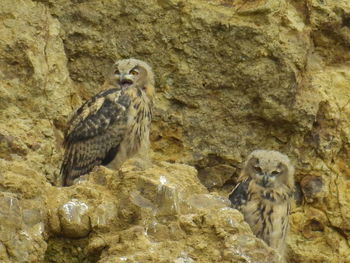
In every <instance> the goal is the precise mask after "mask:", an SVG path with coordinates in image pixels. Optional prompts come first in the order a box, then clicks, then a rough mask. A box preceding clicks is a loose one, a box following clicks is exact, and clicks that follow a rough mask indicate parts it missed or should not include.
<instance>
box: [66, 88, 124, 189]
mask: <svg viewBox="0 0 350 263" xmlns="http://www.w3.org/2000/svg"><path fill="white" fill-rule="evenodd" d="M129 105H130V97H129V96H128V95H126V94H124V93H122V92H121V91H120V90H118V89H110V90H106V91H103V92H100V93H98V94H97V95H95V96H93V97H92V98H91V99H89V100H88V101H87V102H86V103H84V104H83V105H82V106H81V107H80V108H79V109H78V110H77V111H76V112H75V113H74V114H73V116H72V118H71V119H70V121H69V123H68V129H67V132H66V134H65V139H64V147H65V154H64V160H63V163H62V166H61V171H60V174H61V176H62V184H63V185H64V186H65V185H71V184H72V183H73V181H74V179H76V178H78V177H79V176H81V175H84V174H86V173H88V172H90V171H91V170H92V168H94V167H95V166H96V165H100V164H103V165H106V164H108V163H109V162H110V161H112V160H113V158H114V157H115V155H116V154H117V152H118V148H119V144H120V142H121V141H122V140H123V137H124V134H125V130H126V123H127V109H128V107H129Z"/></svg>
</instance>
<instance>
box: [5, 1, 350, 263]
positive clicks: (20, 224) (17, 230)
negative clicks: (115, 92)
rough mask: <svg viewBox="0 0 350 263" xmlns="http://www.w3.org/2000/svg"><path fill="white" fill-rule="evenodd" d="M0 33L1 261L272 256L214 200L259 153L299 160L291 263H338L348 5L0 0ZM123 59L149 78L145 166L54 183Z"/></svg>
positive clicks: (345, 155) (349, 131)
mask: <svg viewBox="0 0 350 263" xmlns="http://www.w3.org/2000/svg"><path fill="white" fill-rule="evenodd" d="M0 36H1V40H0V208H1V209H0V261H1V262H136V261H139V262H176V263H180V262H264V261H262V260H263V259H262V258H265V257H266V256H267V255H271V257H270V258H269V260H270V261H266V262H273V260H275V257H276V255H275V254H274V252H273V251H272V250H270V249H268V248H267V247H266V245H264V244H263V243H262V242H261V241H259V240H257V239H255V238H254V237H253V236H252V234H251V232H250V230H249V227H248V226H247V225H246V224H245V223H244V222H243V221H242V217H241V215H240V214H239V213H238V212H237V211H235V210H233V209H229V208H225V207H227V205H228V203H227V200H226V199H225V198H226V197H227V194H228V193H229V192H230V191H231V190H232V188H233V187H234V184H235V183H236V178H237V175H238V174H239V172H240V168H241V167H242V163H243V161H244V159H245V157H246V155H247V154H248V153H249V152H251V151H252V150H254V149H258V148H267V149H275V150H280V151H282V152H284V153H286V154H287V155H288V156H290V158H291V159H292V160H293V162H294V164H295V165H296V182H297V189H298V198H297V201H298V202H297V203H296V204H295V205H294V206H293V209H292V215H291V226H290V235H289V238H288V253H287V260H288V262H292V263H299V262H303V263H315V262H316V263H318V262H320V263H321V262H331V263H333V262H334V263H336V262H350V258H349V254H350V242H349V239H350V183H349V180H350V165H349V163H350V146H349V145H350V119H349V116H350V103H349V102H350V66H349V59H350V57H349V56H350V55H349V54H350V52H349V51H350V49H349V43H350V3H349V1H347V0H339V1H318V0H303V1H295V0H281V1H274V0H263V1H262V0H255V1H245V0H237V1H231V0H209V1H205V0H188V1H182V0H135V1H122V0H111V1H73V0H57V1H52V0H36V1H34V0H27V1H19V0H2V1H0ZM126 57H137V58H140V59H144V60H146V61H147V62H149V63H150V64H152V66H153V68H154V71H155V73H156V82H157V97H156V101H155V107H156V108H155V112H154V121H153V126H152V133H151V146H152V151H151V154H150V159H151V160H152V162H153V165H151V164H149V165H146V166H144V167H143V166H139V165H138V164H137V163H133V162H130V163H127V164H126V165H125V166H124V167H123V169H122V170H121V171H119V172H116V171H111V170H108V169H105V168H96V169H95V171H94V172H93V173H92V174H91V175H90V177H89V178H88V180H86V181H82V182H81V183H79V184H77V185H75V186H72V187H69V188H64V189H63V188H59V187H55V186H52V183H54V182H56V181H57V175H58V171H59V164H60V162H61V159H62V146H61V143H62V138H63V130H64V128H65V125H66V120H67V118H68V115H69V114H70V112H71V111H72V109H74V108H76V107H77V106H78V105H80V103H81V102H82V101H84V100H85V99H87V98H88V97H89V96H91V95H92V94H94V93H96V92H97V91H99V90H100V84H101V83H102V82H103V76H104V74H105V72H106V68H108V66H109V65H110V64H111V63H112V62H113V61H114V60H115V59H119V58H126ZM72 201H74V202H79V204H82V203H83V204H85V205H86V206H87V209H82V210H81V209H78V210H77V211H78V212H77V213H76V214H75V217H73V219H74V220H73V219H72V220H70V219H71V218H70V214H69V213H65V211H64V210H63V209H62V207H64V205H65V204H67V203H69V202H72ZM84 207H85V206H84ZM230 219H231V221H230ZM72 237H81V238H78V239H76V238H72ZM276 260H277V261H278V259H277V258H276ZM277 261H276V262H277Z"/></svg>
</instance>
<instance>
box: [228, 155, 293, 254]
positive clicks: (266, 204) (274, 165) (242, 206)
mask: <svg viewBox="0 0 350 263" xmlns="http://www.w3.org/2000/svg"><path fill="white" fill-rule="evenodd" d="M255 167H256V168H255ZM254 168H255V169H257V170H254ZM276 170H278V171H279V170H281V172H280V175H278V176H276V177H275V178H273V181H272V182H271V183H270V184H269V185H264V184H262V181H260V178H259V176H260V175H258V174H259V172H260V171H261V174H265V175H266V174H271V173H270V172H273V171H276ZM293 190H294V167H293V165H292V164H291V163H290V161H289V158H288V157H287V156H285V155H283V154H281V153H279V152H276V151H265V150H257V151H254V152H252V153H251V154H250V155H249V156H248V158H247V161H246V163H245V166H244V167H243V169H242V172H241V175H240V177H239V183H238V185H237V186H236V187H235V188H234V189H233V191H232V192H231V194H230V195H229V199H230V201H231V204H232V207H234V208H236V209H238V210H240V211H241V212H242V214H243V215H244V219H245V220H246V221H247V223H248V224H249V225H250V227H251V229H252V231H253V233H254V234H255V235H256V236H257V237H259V238H261V239H263V240H264V241H265V242H266V243H267V244H268V245H269V246H271V247H273V248H275V249H277V250H278V251H279V252H280V254H281V255H282V257H284V249H285V239H286V236H287V231H288V215H289V211H290V205H291V200H292V195H293Z"/></svg>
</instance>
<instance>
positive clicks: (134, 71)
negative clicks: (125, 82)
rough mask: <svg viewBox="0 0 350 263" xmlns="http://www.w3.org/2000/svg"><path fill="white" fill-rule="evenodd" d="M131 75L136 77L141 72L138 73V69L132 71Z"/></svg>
mask: <svg viewBox="0 0 350 263" xmlns="http://www.w3.org/2000/svg"><path fill="white" fill-rule="evenodd" d="M130 74H131V75H134V76H136V75H138V74H139V71H138V70H137V69H132V70H131V71H130Z"/></svg>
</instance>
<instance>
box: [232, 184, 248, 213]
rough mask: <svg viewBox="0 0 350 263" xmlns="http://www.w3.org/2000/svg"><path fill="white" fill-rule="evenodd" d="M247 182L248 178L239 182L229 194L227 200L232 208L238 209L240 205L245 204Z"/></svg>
mask: <svg viewBox="0 0 350 263" xmlns="http://www.w3.org/2000/svg"><path fill="white" fill-rule="evenodd" d="M249 182H250V179H249V178H246V179H245V180H243V181H241V182H239V183H238V184H237V185H236V187H235V188H234V189H233V190H232V192H231V193H230V195H229V197H228V198H229V199H230V201H231V204H232V207H233V208H236V209H240V208H241V206H242V205H245V204H246V203H247V201H248V186H249Z"/></svg>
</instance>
